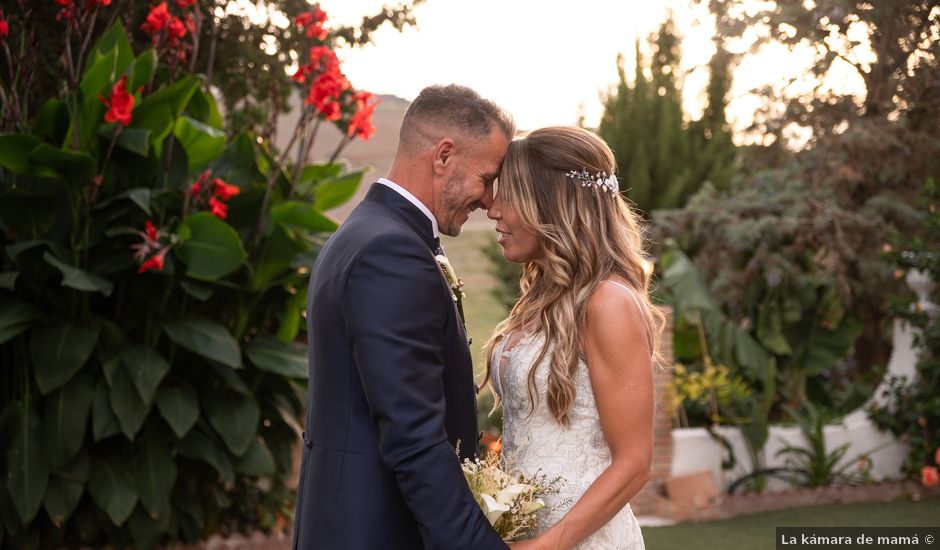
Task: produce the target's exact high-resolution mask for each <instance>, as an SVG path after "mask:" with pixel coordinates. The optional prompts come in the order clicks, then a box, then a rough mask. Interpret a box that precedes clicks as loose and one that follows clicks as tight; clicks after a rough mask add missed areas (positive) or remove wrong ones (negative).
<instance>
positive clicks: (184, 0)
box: [176, 0, 196, 10]
mask: <svg viewBox="0 0 940 550" xmlns="http://www.w3.org/2000/svg"><path fill="white" fill-rule="evenodd" d="M195 3H196V0H176V5H177V6H179V8H180V9H181V10H185V9H187V8H189V7H190V6H192V5H193V4H195Z"/></svg>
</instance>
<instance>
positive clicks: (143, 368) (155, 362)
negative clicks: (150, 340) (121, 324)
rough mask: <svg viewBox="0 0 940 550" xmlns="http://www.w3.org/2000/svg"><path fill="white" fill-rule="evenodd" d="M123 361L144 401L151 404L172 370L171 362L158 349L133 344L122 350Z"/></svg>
mask: <svg viewBox="0 0 940 550" xmlns="http://www.w3.org/2000/svg"><path fill="white" fill-rule="evenodd" d="M121 362H122V363H123V364H124V368H126V369H127V372H128V373H130V375H131V381H132V382H133V383H134V387H135V388H137V393H138V394H140V397H141V398H142V399H143V401H144V403H146V404H147V405H150V404H151V403H152V402H153V396H154V394H156V393H157V387H159V386H160V381H162V380H163V377H164V376H166V373H167V372H169V371H170V364H169V363H167V361H166V359H164V358H163V357H161V356H160V354H159V353H157V350H155V349H153V348H150V347H147V346H142V345H140V344H132V345H130V346H127V347H125V348H124V349H123V350H121Z"/></svg>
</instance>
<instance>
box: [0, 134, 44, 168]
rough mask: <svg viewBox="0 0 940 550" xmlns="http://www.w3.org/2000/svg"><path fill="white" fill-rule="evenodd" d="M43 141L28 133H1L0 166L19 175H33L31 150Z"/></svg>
mask: <svg viewBox="0 0 940 550" xmlns="http://www.w3.org/2000/svg"><path fill="white" fill-rule="evenodd" d="M40 143H42V141H40V140H38V139H36V138H35V137H33V136H30V135H26V134H12V135H11V134H7V135H0V167H3V168H6V169H7V170H9V171H10V172H12V173H14V174H16V175H18V176H30V175H33V174H32V171H33V165H32V163H31V162H30V160H29V152H30V151H32V150H33V149H35V148H36V147H38V146H39V144H40Z"/></svg>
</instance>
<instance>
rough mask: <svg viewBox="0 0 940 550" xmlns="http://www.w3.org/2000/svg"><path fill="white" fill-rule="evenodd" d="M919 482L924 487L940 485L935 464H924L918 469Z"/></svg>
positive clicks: (938, 473)
mask: <svg viewBox="0 0 940 550" xmlns="http://www.w3.org/2000/svg"><path fill="white" fill-rule="evenodd" d="M920 483H921V485H923V486H924V487H936V486H937V485H940V472H938V471H937V468H936V467H935V466H924V469H923V470H921V471H920Z"/></svg>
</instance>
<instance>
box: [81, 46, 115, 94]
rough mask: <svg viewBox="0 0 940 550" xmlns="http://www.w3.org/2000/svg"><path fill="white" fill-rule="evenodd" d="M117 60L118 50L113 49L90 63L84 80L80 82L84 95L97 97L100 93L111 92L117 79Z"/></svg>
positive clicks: (83, 77)
mask: <svg viewBox="0 0 940 550" xmlns="http://www.w3.org/2000/svg"><path fill="white" fill-rule="evenodd" d="M117 61H118V55H117V51H116V50H114V49H112V50H111V51H108V52H107V53H105V54H104V55H102V56H101V57H99V58H97V59H94V60H92V61H91V62H90V63H89V64H88V67H87V69H86V70H85V74H84V76H82V81H81V82H80V83H79V84H78V88H79V89H80V90H81V91H82V97H84V98H86V99H87V98H90V97H94V98H97V97H98V96H99V95H104V96H106V95H108V94H109V92H110V90H109V88H110V87H111V85H112V83H113V82H114V81H115V80H117V78H116V76H117V74H118V72H117Z"/></svg>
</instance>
